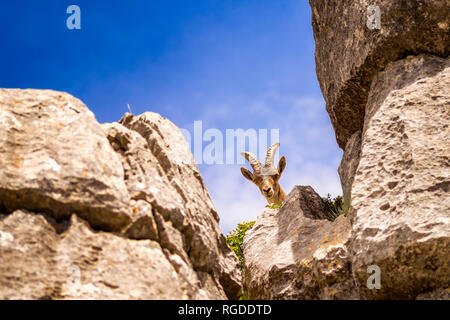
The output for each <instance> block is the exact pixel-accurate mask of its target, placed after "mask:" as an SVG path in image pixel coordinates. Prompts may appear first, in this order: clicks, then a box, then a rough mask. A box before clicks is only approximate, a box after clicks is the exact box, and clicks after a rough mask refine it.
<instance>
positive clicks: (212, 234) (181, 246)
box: [119, 112, 241, 298]
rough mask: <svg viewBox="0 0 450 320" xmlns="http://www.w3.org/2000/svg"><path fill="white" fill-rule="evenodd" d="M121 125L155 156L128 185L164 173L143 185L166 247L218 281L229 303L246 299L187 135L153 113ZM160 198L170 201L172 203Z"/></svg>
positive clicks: (128, 118)
mask: <svg viewBox="0 0 450 320" xmlns="http://www.w3.org/2000/svg"><path fill="white" fill-rule="evenodd" d="M119 123H120V124H121V125H122V126H123V127H125V128H127V129H128V130H129V131H132V132H134V133H137V134H138V135H139V136H140V138H139V139H143V140H145V142H146V144H147V146H148V149H149V150H150V151H151V154H152V155H153V156H152V157H150V156H145V157H144V158H145V159H147V162H148V165H144V166H140V168H141V169H142V168H143V170H144V172H143V173H136V172H135V171H136V170H134V171H133V170H131V171H130V172H127V171H126V176H127V177H128V178H126V180H129V181H130V182H128V184H130V183H132V182H131V181H132V179H134V178H132V177H141V176H142V175H148V173H146V172H145V171H147V170H150V167H151V168H152V169H151V170H153V171H157V172H158V173H156V172H154V173H152V174H151V176H152V177H154V179H155V180H156V181H153V180H152V181H151V183H150V184H147V183H148V182H145V181H144V180H143V179H141V180H139V181H141V183H143V184H144V186H145V188H144V189H145V190H147V191H146V195H145V199H146V200H147V201H148V202H150V203H151V204H152V207H153V209H154V210H153V213H154V215H155V218H156V221H157V224H158V230H159V232H160V239H161V245H162V246H163V247H167V248H169V250H170V251H171V252H178V253H180V254H181V253H182V252H184V254H182V256H185V258H187V257H189V259H190V261H191V263H192V267H193V268H194V270H196V271H197V272H205V273H209V274H211V275H213V276H214V279H216V280H218V281H219V283H220V285H221V286H222V287H223V288H224V290H225V292H226V293H227V296H228V297H229V298H238V297H239V295H240V293H241V276H240V273H239V271H238V268H237V263H238V260H237V258H236V256H235V255H234V253H233V252H232V251H231V250H230V249H229V247H228V245H227V244H226V240H225V237H224V235H223V234H222V233H221V232H220V229H219V226H218V220H219V216H218V214H217V212H216V210H215V209H214V205H213V204H212V201H211V198H210V196H209V193H208V191H207V189H206V187H205V184H204V182H203V178H202V176H201V174H200V172H199V171H198V168H197V165H196V164H195V161H194V158H193V156H192V154H191V152H190V150H189V145H188V143H187V141H186V140H185V138H184V136H183V135H182V134H181V131H180V130H179V129H178V128H177V127H176V126H175V125H174V124H173V123H172V122H170V121H169V120H167V119H165V118H163V117H161V116H160V115H158V114H156V113H152V112H146V113H144V114H142V115H140V116H136V117H135V116H132V115H131V114H126V115H125V116H124V117H123V118H122V119H121V120H120V121H119ZM130 152H131V154H134V153H135V152H133V151H130ZM125 154H127V152H125ZM127 159H128V158H127ZM126 161H127V162H130V163H132V161H129V160H126ZM138 162H139V163H140V164H141V163H143V162H142V161H138ZM155 168H156V169H155ZM130 192H131V190H130ZM159 194H167V195H170V199H165V198H164V196H160V195H159Z"/></svg>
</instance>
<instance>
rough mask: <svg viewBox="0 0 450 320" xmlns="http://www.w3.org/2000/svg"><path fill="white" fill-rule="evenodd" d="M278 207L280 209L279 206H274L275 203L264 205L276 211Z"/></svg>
mask: <svg viewBox="0 0 450 320" xmlns="http://www.w3.org/2000/svg"><path fill="white" fill-rule="evenodd" d="M279 207H281V205H279V204H275V203H272V204H267V205H266V208H270V209H278V208H279Z"/></svg>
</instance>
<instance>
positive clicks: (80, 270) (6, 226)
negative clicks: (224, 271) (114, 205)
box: [0, 211, 199, 299]
mask: <svg viewBox="0 0 450 320" xmlns="http://www.w3.org/2000/svg"><path fill="white" fill-rule="evenodd" d="M0 230H1V231H0V232H1V234H2V238H1V239H2V241H1V243H0V244H1V246H0V275H1V276H0V288H1V290H0V299H187V298H195V296H194V297H192V296H189V295H187V293H186V291H185V290H183V289H182V288H183V286H185V287H187V288H188V289H189V290H190V293H191V294H194V293H195V291H197V292H199V288H195V284H194V286H191V285H188V284H187V283H185V281H184V280H183V278H181V277H180V276H179V275H178V274H177V272H176V271H175V269H174V268H173V267H172V265H171V263H170V262H169V261H168V260H167V259H166V256H165V255H164V254H163V252H162V251H161V248H160V246H159V245H158V243H156V242H154V241H151V240H142V241H136V240H127V239H124V238H121V237H119V236H116V235H113V234H111V233H108V232H93V231H92V230H91V229H90V228H89V226H88V225H87V224H86V223H84V222H83V221H81V220H80V219H78V218H76V216H72V219H71V220H70V224H69V226H68V228H67V229H66V230H65V231H64V232H63V233H61V234H58V233H57V232H56V230H55V228H54V227H53V226H52V223H51V221H49V220H48V219H46V218H45V216H43V215H38V214H35V213H30V212H25V211H15V212H14V213H12V214H10V215H8V216H7V217H6V218H5V219H4V220H3V221H0ZM5 239H6V240H5ZM195 289H197V290H195Z"/></svg>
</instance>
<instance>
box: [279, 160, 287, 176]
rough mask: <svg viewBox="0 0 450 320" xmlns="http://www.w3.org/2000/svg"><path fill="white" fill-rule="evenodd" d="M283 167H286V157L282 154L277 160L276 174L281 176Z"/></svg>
mask: <svg viewBox="0 0 450 320" xmlns="http://www.w3.org/2000/svg"><path fill="white" fill-rule="evenodd" d="M284 168H286V158H285V156H282V157H281V158H280V161H278V176H279V177H281V174H282V173H283V171H284Z"/></svg>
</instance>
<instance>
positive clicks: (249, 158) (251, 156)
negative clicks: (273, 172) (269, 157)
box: [241, 152, 262, 173]
mask: <svg viewBox="0 0 450 320" xmlns="http://www.w3.org/2000/svg"><path fill="white" fill-rule="evenodd" d="M241 154H242V155H243V156H244V158H245V159H247V161H248V162H250V165H251V166H252V168H253V171H254V172H256V173H259V172H261V169H262V165H261V162H259V160H258V158H257V157H256V156H255V155H254V154H253V153H250V152H241Z"/></svg>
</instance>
